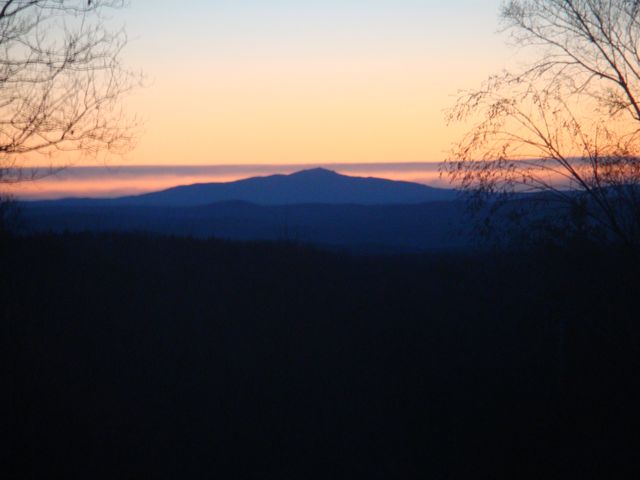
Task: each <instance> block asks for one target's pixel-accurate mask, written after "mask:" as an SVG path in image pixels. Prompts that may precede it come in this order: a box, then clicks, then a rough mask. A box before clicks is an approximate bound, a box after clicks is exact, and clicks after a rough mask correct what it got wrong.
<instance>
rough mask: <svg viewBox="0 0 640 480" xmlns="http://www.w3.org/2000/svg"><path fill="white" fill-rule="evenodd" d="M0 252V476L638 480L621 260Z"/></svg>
mask: <svg viewBox="0 0 640 480" xmlns="http://www.w3.org/2000/svg"><path fill="white" fill-rule="evenodd" d="M1 248H2V250H1V251H0V252H1V253H0V269H1V270H0V271H1V272H2V274H1V276H0V299H1V300H2V302H1V306H0V320H1V328H2V338H1V339H2V344H1V352H2V367H1V368H2V379H1V380H2V384H1V385H0V392H2V393H1V398H2V403H3V404H2V405H1V407H2V412H3V417H4V420H3V424H4V425H3V426H2V428H1V430H2V433H3V436H4V437H6V440H7V443H5V447H4V449H3V453H2V455H3V456H5V458H4V459H3V460H2V462H1V463H0V468H1V469H2V471H1V472H0V477H1V478H46V479H49V478H68V479H69V478H83V479H84V478H92V479H101V478H104V479H115V478H176V479H177V478H185V479H187V478H189V479H191V478H194V479H195V478H229V479H236V478H255V479H271V478H273V479H306V478H327V479H329V478H358V477H362V478H385V479H391V478H398V479H408V478H427V479H459V478H460V479H466V478H469V479H484V478H486V479H494V478H513V479H527V478H532V479H533V478H535V479H548V478H562V479H569V478H580V479H588V478H640V477H638V475H639V474H640V455H639V454H638V452H639V450H638V447H639V446H640V443H639V442H638V437H639V436H640V373H639V372H640V370H638V367H640V354H639V353H640V352H639V345H640V338H639V334H640V327H639V325H638V323H639V322H640V318H639V317H640V315H639V314H638V298H640V297H638V292H639V290H640V287H639V282H638V270H637V268H636V267H637V264H634V262H633V261H629V259H628V258H626V257H625V256H624V255H618V254H616V253H611V252H609V253H604V252H595V251H591V252H587V251H577V250H571V251H558V250H553V251H550V250H547V251H545V250H544V249H540V250H538V251H536V252H529V253H526V254H525V253H518V254H516V253H510V254H508V253H503V254H496V253H483V254H475V255H472V254H460V253H457V254H453V253H452V254H442V253H441V254H438V255H435V254H434V255H423V256H397V257H357V256H349V255H346V254H339V253H327V252H321V251H316V250H312V249H308V248H304V247H296V246H292V245H278V244H258V243H256V244H239V243H225V242H219V241H196V240H190V239H174V238H164V237H145V236H134V235H108V234H103V235H61V236H34V237H27V238H20V239H15V240H12V241H4V242H3V243H2V245H1ZM5 422H6V423H5Z"/></svg>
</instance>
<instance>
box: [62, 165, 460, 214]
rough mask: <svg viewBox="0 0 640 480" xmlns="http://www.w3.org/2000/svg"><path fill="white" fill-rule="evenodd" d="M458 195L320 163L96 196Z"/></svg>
mask: <svg viewBox="0 0 640 480" xmlns="http://www.w3.org/2000/svg"><path fill="white" fill-rule="evenodd" d="M455 197H456V191H455V190H448V189H441V188H433V187H428V186H426V185H422V184H419V183H412V182H400V181H394V180H385V179H381V178H361V177H350V176H346V175H340V174H338V173H336V172H333V171H331V170H326V169H323V168H316V169H311V170H303V171H300V172H297V173H293V174H291V175H271V176H268V177H254V178H248V179H245V180H238V181H235V182H228V183H201V184H194V185H185V186H179V187H174V188H170V189H168V190H162V191H159V192H152V193H146V194H142V195H136V196H128V197H121V198H117V199H113V200H93V201H92V202H93V203H100V204H102V203H108V204H126V205H147V206H195V205H207V204H211V203H216V202H227V201H244V202H251V203H255V204H258V205H287V204H300V203H322V204H357V205H382V204H385V205H388V204H411V203H413V204H415V203H424V202H432V201H443V200H453V199H454V198H455ZM87 201H89V200H87V199H66V200H59V201H57V203H59V204H70V203H86V202H87Z"/></svg>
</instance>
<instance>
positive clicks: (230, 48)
mask: <svg viewBox="0 0 640 480" xmlns="http://www.w3.org/2000/svg"><path fill="white" fill-rule="evenodd" d="M182 5H188V6H187V7H183V6H182ZM499 5H500V2H499V1H498V0H481V1H477V0H475V1H474V0H448V1H435V0H422V1H418V0H339V1H338V0H322V1H319V0H304V1H300V0H297V1H293V0H268V1H267V0H229V1H219V0H215V1H211V0H208V1H205V0H191V1H189V2H184V3H182V4H179V7H177V8H176V2H175V1H168V0H156V1H154V2H150V1H148V0H132V2H131V7H130V8H129V9H127V10H125V11H123V12H121V13H120V16H121V17H122V19H123V20H124V21H125V23H126V28H127V31H128V33H129V36H130V37H131V42H130V44H129V46H128V49H127V50H126V51H125V54H124V55H125V57H124V58H125V60H126V61H127V63H128V64H129V65H130V66H131V67H132V68H135V69H142V70H143V71H144V72H145V73H146V75H147V77H148V86H147V87H146V88H145V89H143V90H141V91H138V92H136V93H135V95H133V96H132V97H131V98H130V99H129V101H128V102H127V107H128V109H129V110H130V111H132V112H135V113H137V114H138V115H139V116H140V117H141V118H142V119H143V121H144V124H145V126H144V134H143V136H142V138H141V139H140V142H139V145H138V148H137V149H136V150H135V151H134V152H132V153H131V154H130V155H129V156H128V159H127V161H128V162H131V163H135V164H147V165H149V164H190V165H194V164H196V165H200V164H209V165H211V164H216V165H217V164H288V163H296V164H307V163H314V164H315V163H354V162H355V163H358V162H365V163H375V162H430V161H440V160H442V159H443V158H444V157H446V155H447V154H448V151H449V149H450V147H451V143H452V142H453V141H455V139H456V137H457V136H459V134H460V133H461V129H460V127H447V125H446V123H445V120H444V111H445V109H446V108H448V107H450V106H451V105H452V103H453V101H454V98H455V95H456V93H457V92H458V90H460V89H464V88H473V87H475V86H478V84H479V83H480V82H482V80H484V79H485V78H486V77H487V76H488V75H490V74H491V73H495V72H496V71H500V70H501V69H502V68H503V66H504V65H505V64H507V63H508V62H509V59H510V55H512V52H510V51H509V50H508V48H507V47H506V46H505V41H504V40H505V38H504V36H503V35H499V34H498V33H497V30H498V28H499V23H498V12H499Z"/></svg>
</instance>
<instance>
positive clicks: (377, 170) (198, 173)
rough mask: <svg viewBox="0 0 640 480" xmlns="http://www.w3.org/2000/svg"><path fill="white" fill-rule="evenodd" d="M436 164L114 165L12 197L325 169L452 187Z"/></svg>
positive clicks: (99, 192)
mask: <svg viewBox="0 0 640 480" xmlns="http://www.w3.org/2000/svg"><path fill="white" fill-rule="evenodd" d="M440 166H441V165H440V164H437V163H373V164H364V163H360V164H316V165H213V166H118V167H115V166H109V167H72V168H68V169H66V170H63V171H61V172H59V173H57V174H55V175H51V176H48V177H46V178H42V179H40V180H37V181H28V182H22V183H19V184H17V185H14V186H12V187H11V191H10V193H12V194H13V195H15V196H16V197H17V198H21V199H56V198H65V197H104V198H106V197H118V196H122V195H131V194H137V193H144V192H150V191H156V190H162V189H165V188H170V187H174V186H177V185H190V184H194V183H210V182H231V181H234V180H240V179H243V178H249V177H255V176H265V175H274V174H289V173H293V172H296V171H300V170H304V169H308V168H315V167H324V168H328V169H331V170H335V171H336V172H338V173H341V174H344V175H352V176H361V177H379V178H388V179H392V180H405V181H411V182H418V183H423V184H427V185H431V186H438V187H448V186H449V184H448V182H447V180H446V178H440Z"/></svg>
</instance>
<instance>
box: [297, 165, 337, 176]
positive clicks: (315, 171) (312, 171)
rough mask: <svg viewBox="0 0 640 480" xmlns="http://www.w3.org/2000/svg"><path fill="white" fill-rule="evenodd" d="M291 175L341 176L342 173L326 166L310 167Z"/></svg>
mask: <svg viewBox="0 0 640 480" xmlns="http://www.w3.org/2000/svg"><path fill="white" fill-rule="evenodd" d="M289 176H290V177H339V176H340V174H339V173H337V172H334V171H333V170H328V169H326V168H322V167H318V168H308V169H306V170H300V171H298V172H294V173H292V174H290V175H289Z"/></svg>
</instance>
